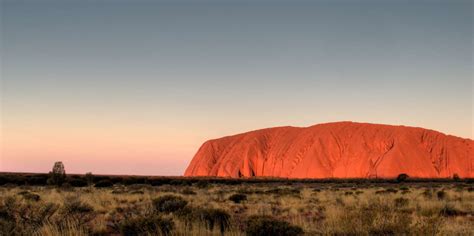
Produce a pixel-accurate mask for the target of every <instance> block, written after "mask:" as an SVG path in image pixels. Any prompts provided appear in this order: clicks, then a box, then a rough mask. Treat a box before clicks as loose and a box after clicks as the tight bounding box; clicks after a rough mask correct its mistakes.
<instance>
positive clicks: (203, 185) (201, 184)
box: [195, 180, 209, 188]
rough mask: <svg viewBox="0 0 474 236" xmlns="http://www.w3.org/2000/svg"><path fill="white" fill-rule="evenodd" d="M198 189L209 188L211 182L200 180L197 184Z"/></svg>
mask: <svg viewBox="0 0 474 236" xmlns="http://www.w3.org/2000/svg"><path fill="white" fill-rule="evenodd" d="M195 185H196V187H198V188H207V187H208V186H209V182H208V181H206V180H199V181H197V182H196V184H195Z"/></svg>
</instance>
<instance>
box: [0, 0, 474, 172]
mask: <svg viewBox="0 0 474 236" xmlns="http://www.w3.org/2000/svg"><path fill="white" fill-rule="evenodd" d="M472 9H473V8H472V1H459V0H454V1H391V0H384V1H338V0H336V1H298V0H297V1H263V0H262V1H233V0H226V1H143V0H139V1H125V0H122V1H110V0H98V1H74V0H70V1H47V0H42V1H32V0H29V1H28V0H27V1H12V0H4V1H2V5H1V37H0V38H1V60H2V61H1V68H2V74H1V78H2V91H1V92H2V93H1V94H2V95H1V99H2V111H3V112H2V139H3V151H2V162H1V166H0V167H1V168H0V170H18V171H21V170H24V171H43V170H46V169H49V168H50V165H52V164H51V163H52V162H54V160H56V159H66V161H67V162H69V163H71V165H73V166H76V169H74V171H76V172H83V171H89V170H90V171H95V172H104V173H137V172H140V173H146V174H172V175H178V174H181V173H182V171H184V168H185V166H186V164H187V162H188V161H189V160H190V159H191V158H192V156H193V154H194V152H195V151H197V149H198V147H199V145H200V144H201V143H202V142H204V141H205V140H207V139H211V138H216V137H220V136H224V135H229V134H233V133H238V132H244V131H248V130H252V129H258V128H265V127H271V126H282V125H293V126H308V125H312V124H316V123H322V122H331V121H341V120H352V121H359V122H371V123H386V124H396V125H399V124H400V125H410V126H420V127H425V128H429V129H435V130H438V131H441V132H444V133H448V134H452V135H456V136H461V137H466V138H473V130H472V127H473V117H472V110H473V109H474V107H473V97H472V91H473V85H472V64H473V62H472V54H473V44H472V33H473V31H472V29H473V18H472V15H473V11H472ZM107 134H114V135H107ZM91 139H93V140H94V142H91V141H90V140H91ZM38 140H40V141H38ZM127 145H128V146H127ZM110 149H113V150H110ZM78 150H80V151H78ZM137 150H141V151H137ZM143 150H146V151H143ZM137 155H138V156H137ZM92 157H93V158H92ZM115 157H116V158H115ZM89 159H90V160H89ZM92 159H93V160H97V162H94V161H93V160H92ZM117 159H119V160H120V161H121V162H120V163H123V165H121V167H120V168H118V167H110V168H106V167H100V166H107V163H109V161H112V160H117ZM131 159H133V160H135V161H136V160H139V161H138V163H137V164H134V163H135V162H133V161H132V160H131ZM81 160H88V161H87V162H84V161H83V162H82V164H81V165H79V164H78V162H81ZM50 162H51V163H50ZM98 162H100V163H104V164H101V165H99V164H97V163H98ZM44 163H46V164H44ZM164 163H166V166H168V167H169V168H167V170H163V169H160V168H158V167H159V166H163V165H164ZM143 166H147V167H149V169H145V170H144V169H143Z"/></svg>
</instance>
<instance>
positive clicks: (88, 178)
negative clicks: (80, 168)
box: [84, 172, 94, 186]
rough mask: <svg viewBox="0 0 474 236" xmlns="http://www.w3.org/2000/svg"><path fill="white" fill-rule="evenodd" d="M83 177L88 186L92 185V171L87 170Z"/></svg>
mask: <svg viewBox="0 0 474 236" xmlns="http://www.w3.org/2000/svg"><path fill="white" fill-rule="evenodd" d="M84 177H85V179H86V182H87V185H88V186H92V184H94V175H92V172H87V173H86V175H85V176H84Z"/></svg>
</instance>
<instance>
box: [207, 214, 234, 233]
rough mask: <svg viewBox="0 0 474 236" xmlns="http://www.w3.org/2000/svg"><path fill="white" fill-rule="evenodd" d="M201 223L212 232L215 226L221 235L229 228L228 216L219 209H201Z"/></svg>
mask: <svg viewBox="0 0 474 236" xmlns="http://www.w3.org/2000/svg"><path fill="white" fill-rule="evenodd" d="M199 213H200V218H201V221H202V222H203V223H204V224H205V226H206V228H207V229H209V230H211V231H212V230H214V227H215V226H218V227H219V231H220V232H221V234H224V232H225V231H226V230H227V229H228V228H229V226H230V215H229V213H227V212H226V211H224V210H221V209H202V210H201V211H200V212H199Z"/></svg>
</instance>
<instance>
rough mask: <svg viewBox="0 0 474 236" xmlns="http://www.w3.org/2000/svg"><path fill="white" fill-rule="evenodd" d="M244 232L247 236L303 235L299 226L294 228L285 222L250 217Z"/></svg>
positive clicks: (270, 218)
mask: <svg viewBox="0 0 474 236" xmlns="http://www.w3.org/2000/svg"><path fill="white" fill-rule="evenodd" d="M245 232H246V234H247V235H248V236H259V235H275V236H283V235H285V236H293V235H303V229H302V228H300V227H299V226H294V225H291V224H290V223H288V222H286V221H281V220H276V219H274V218H272V217H269V216H251V217H250V218H248V220H247V223H246V230H245Z"/></svg>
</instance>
